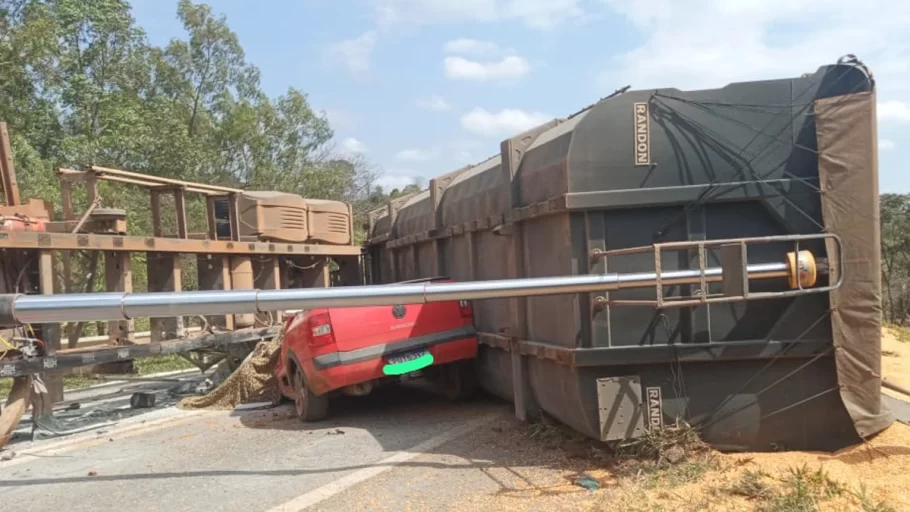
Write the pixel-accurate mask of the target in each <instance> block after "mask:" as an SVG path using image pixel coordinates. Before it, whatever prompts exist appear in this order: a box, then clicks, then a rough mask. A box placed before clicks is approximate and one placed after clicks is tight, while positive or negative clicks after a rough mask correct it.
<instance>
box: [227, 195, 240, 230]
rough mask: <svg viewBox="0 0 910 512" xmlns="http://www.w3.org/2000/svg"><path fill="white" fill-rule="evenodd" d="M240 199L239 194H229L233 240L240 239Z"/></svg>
mask: <svg viewBox="0 0 910 512" xmlns="http://www.w3.org/2000/svg"><path fill="white" fill-rule="evenodd" d="M238 201H240V195H239V194H230V195H228V222H229V223H230V224H231V240H234V241H237V240H240V206H239V205H238Z"/></svg>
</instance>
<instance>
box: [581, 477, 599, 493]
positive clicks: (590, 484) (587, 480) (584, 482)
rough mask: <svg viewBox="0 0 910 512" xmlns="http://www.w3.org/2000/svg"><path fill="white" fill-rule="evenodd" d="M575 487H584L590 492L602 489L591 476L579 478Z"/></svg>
mask: <svg viewBox="0 0 910 512" xmlns="http://www.w3.org/2000/svg"><path fill="white" fill-rule="evenodd" d="M575 485H578V486H579V487H584V488H585V489H587V490H589V491H596V490H597V489H600V482H598V481H597V480H595V479H593V478H591V477H589V476H583V477H581V478H579V479H578V480H576V481H575Z"/></svg>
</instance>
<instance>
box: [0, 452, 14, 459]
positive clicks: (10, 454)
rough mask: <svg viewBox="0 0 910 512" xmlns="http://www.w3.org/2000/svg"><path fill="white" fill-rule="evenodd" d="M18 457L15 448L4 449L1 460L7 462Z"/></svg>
mask: <svg viewBox="0 0 910 512" xmlns="http://www.w3.org/2000/svg"><path fill="white" fill-rule="evenodd" d="M15 458H16V451H15V450H3V451H2V452H0V461H2V462H6V461H8V460H13V459H15Z"/></svg>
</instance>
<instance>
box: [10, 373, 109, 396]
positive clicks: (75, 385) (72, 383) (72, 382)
mask: <svg viewBox="0 0 910 512" xmlns="http://www.w3.org/2000/svg"><path fill="white" fill-rule="evenodd" d="M103 382H104V381H103V380H101V379H96V378H92V377H86V376H83V375H64V376H63V389H64V390H66V391H74V390H77V389H84V388H87V387H89V386H94V385H95V384H101V383H103ZM12 389H13V379H11V378H5V379H0V400H6V398H7V397H8V396H9V392H10V391H11V390H12Z"/></svg>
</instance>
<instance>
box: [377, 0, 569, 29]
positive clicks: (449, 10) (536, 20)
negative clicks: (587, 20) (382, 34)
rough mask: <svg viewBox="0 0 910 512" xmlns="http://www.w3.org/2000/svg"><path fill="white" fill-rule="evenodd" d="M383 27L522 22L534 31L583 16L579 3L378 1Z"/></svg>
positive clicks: (543, 0) (559, 0)
mask: <svg viewBox="0 0 910 512" xmlns="http://www.w3.org/2000/svg"><path fill="white" fill-rule="evenodd" d="M374 3H375V4H376V17H377V19H378V22H379V24H380V26H382V27H383V28H386V29H388V28H391V27H392V26H393V25H396V24H403V23H407V24H421V25H429V24H454V23H464V22H494V21H510V20H519V21H521V22H522V23H524V24H525V26H527V27H529V28H532V29H539V30H548V29H552V28H554V27H556V26H558V25H560V24H562V23H564V22H565V21H567V20H570V19H573V18H577V17H579V16H581V15H582V14H583V11H582V9H581V8H580V7H579V0H457V1H456V0H453V1H441V0H375V2H374Z"/></svg>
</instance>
